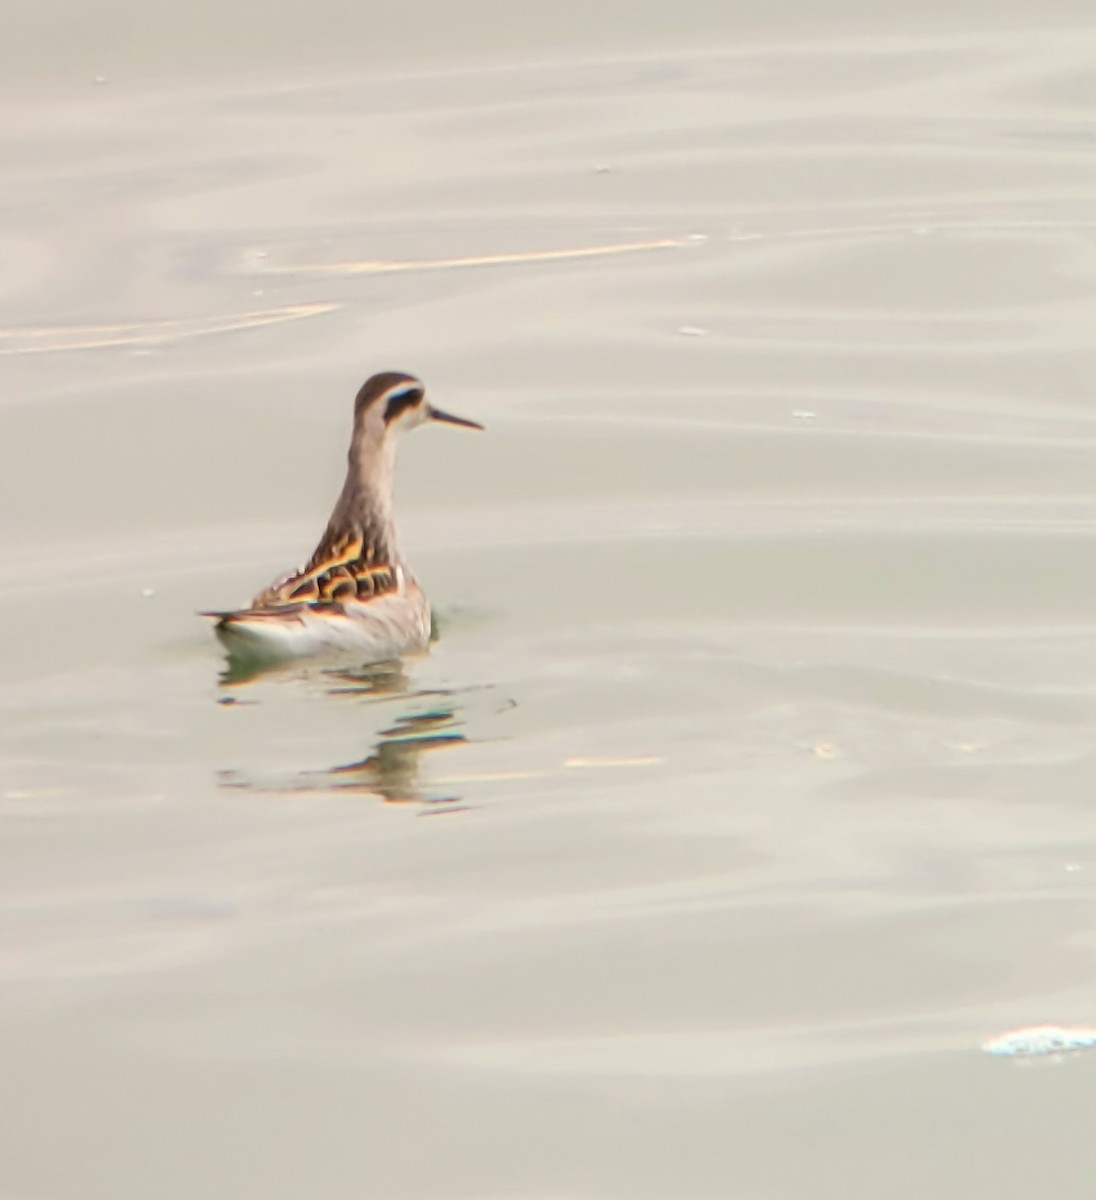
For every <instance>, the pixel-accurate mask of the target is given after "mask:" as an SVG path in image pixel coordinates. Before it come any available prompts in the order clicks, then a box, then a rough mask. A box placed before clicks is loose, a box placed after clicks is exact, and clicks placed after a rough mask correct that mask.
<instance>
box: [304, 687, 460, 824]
mask: <svg viewBox="0 0 1096 1200" xmlns="http://www.w3.org/2000/svg"><path fill="white" fill-rule="evenodd" d="M466 740H467V739H466V738H465V736H464V734H462V733H458V732H457V731H456V730H455V729H454V728H453V711H452V709H448V710H444V709H439V710H437V711H434V712H425V713H415V714H413V715H410V716H406V717H397V718H396V721H395V723H394V724H393V725H392V727H391V728H390V729H383V730H381V736H380V740H379V741H378V742H377V744H376V745H375V746H374V747H373V753H372V754H370V755H368V756H367V757H365V758H363V759H361V760H360V761H359V762H352V763H347V764H346V765H345V766H341V767H332V768H331V769H330V770H329V771H325V772H323V774H324V776H325V777H326V779H327V780H328V784H327V786H328V787H330V788H332V789H337V790H339V791H351V792H374V793H376V794H377V795H379V796H381V797H383V799H385V800H387V801H389V802H390V803H400V802H406V801H408V800H413V801H414V800H417V801H419V802H420V803H432V804H450V805H451V804H454V803H455V802H456V801H457V800H458V799H459V797H457V796H438V795H432V796H430V797H427V796H425V795H424V794H423V792H422V790H421V788H420V787H419V759H420V758H421V757H422V755H423V754H425V753H426V751H428V750H440V749H443V748H444V747H446V746H453V745H459V744H460V743H462V742H464V741H466Z"/></svg>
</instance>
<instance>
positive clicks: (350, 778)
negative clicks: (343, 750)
mask: <svg viewBox="0 0 1096 1200" xmlns="http://www.w3.org/2000/svg"><path fill="white" fill-rule="evenodd" d="M234 667H235V669H234ZM274 676H277V677H278V680H279V682H289V681H291V680H295V681H297V682H300V683H302V684H306V685H308V686H311V687H317V686H318V687H319V689H320V690H322V691H323V692H324V693H325V694H326V695H329V696H336V697H351V698H357V699H359V700H366V701H377V702H380V701H384V702H387V703H391V702H393V701H394V700H396V699H397V698H398V699H400V700H404V701H407V702H409V703H410V704H412V705H416V706H418V705H421V704H423V702H424V701H426V702H429V707H428V708H425V709H423V708H416V710H415V711H411V712H406V713H403V714H402V715H400V716H397V717H396V718H395V720H394V721H393V722H392V723H391V724H390V725H389V726H387V727H386V728H384V729H382V730H381V731H380V733H379V734H378V735H377V741H376V742H375V743H374V745H373V746H372V748H371V750H370V752H369V753H368V754H367V755H366V756H365V757H364V758H361V759H358V760H356V761H354V762H349V763H343V764H340V765H338V766H334V767H329V768H326V769H323V770H303V771H299V772H294V773H292V774H291V775H280V776H277V777H269V776H267V777H260V776H258V775H255V774H253V773H250V772H242V771H235V770H225V771H221V772H219V780H220V784H221V786H222V787H227V788H241V789H245V790H248V791H261V792H279V793H304V792H316V791H337V792H349V793H360V794H366V795H374V796H379V797H380V798H381V799H382V800H385V801H387V802H389V803H409V802H411V803H419V804H423V805H431V806H444V807H445V808H447V809H452V808H454V807H456V806H457V805H458V802H459V799H460V797H459V796H455V795H451V794H450V795H439V794H437V793H436V792H433V791H431V792H429V793H428V792H427V791H426V790H424V788H423V787H422V785H421V782H420V760H421V758H422V756H423V755H424V754H425V753H427V752H428V751H432V750H440V749H444V748H445V747H447V746H455V745H461V744H463V743H465V742H466V741H467V738H466V737H465V736H464V734H463V733H461V732H460V731H459V729H458V722H457V706H456V703H455V702H454V701H453V700H452V697H451V693H449V692H447V691H443V690H437V689H434V690H427V689H420V690H418V691H415V690H413V689H412V688H411V687H410V685H409V681H408V677H407V672H406V670H405V669H404V666H403V664H402V663H399V662H392V663H379V664H371V665H369V666H364V667H354V668H347V667H345V666H340V667H317V666H315V665H313V666H311V667H301V666H300V665H297V666H285V667H282V668H278V667H271V666H270V665H265V666H261V667H255V666H252V667H250V668H248V669H247V671H246V672H242V671H240V670H239V664H233V663H231V662H230V663H229V666H228V668H227V669H226V670H225V672H224V673H223V674H222V676H221V686H222V689H224V688H229V687H240V686H242V685H247V684H252V683H255V682H256V681H258V679H259V678H260V677H263V678H268V679H272V678H273V677H274ZM220 702H221V703H222V704H239V703H248V701H247V700H243V699H241V698H240V697H239V696H237V695H235V694H233V693H229V692H223V694H222V696H221V697H220Z"/></svg>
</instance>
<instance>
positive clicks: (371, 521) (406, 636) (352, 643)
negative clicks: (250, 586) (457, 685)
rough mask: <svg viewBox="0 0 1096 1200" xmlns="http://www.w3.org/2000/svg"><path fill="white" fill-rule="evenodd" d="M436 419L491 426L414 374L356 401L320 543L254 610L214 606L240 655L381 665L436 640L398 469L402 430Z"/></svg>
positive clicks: (394, 374)
mask: <svg viewBox="0 0 1096 1200" xmlns="http://www.w3.org/2000/svg"><path fill="white" fill-rule="evenodd" d="M427 421H444V422H446V423H448V424H450V425H463V426H465V427H466V428H468V429H482V428H483V426H482V425H478V424H477V423H476V422H475V421H466V420H465V419H464V418H463V417H454V416H451V415H450V414H449V413H445V412H441V411H440V410H439V409H436V408H434V407H433V405H431V404H429V403H427V400H426V390H425V388H424V387H423V385H422V383H421V382H420V381H419V380H418V379H416V378H415V377H414V376H413V375H404V374H402V373H401V372H398V371H387V372H385V373H383V374H380V375H374V376H372V377H371V378H370V379H367V380H366V381H365V383H364V384H363V385H362V389H361V391H360V392H358V395H357V398H356V399H355V401H354V432H353V435H352V436H351V439H350V453H349V455H348V456H347V457H348V462H349V466H348V469H347V472H346V482H345V483H344V484H343V489H342V492H341V493H340V495H339V498H338V500H337V501H336V503H335V508H334V511H333V512H332V514H331V520H330V521H328V523H327V529H326V531H325V532H324V535H323V537H322V538H320V544H319V545H318V546H317V547H316V549H315V551H314V552H313V554H312V557H311V558H310V559H309V560H308V562H307V563H305V565H304V566H303V567H300V568H299V569H298V570H296V571H293V572H291V573H290V574H288V575H285V576H283V577H282V578H280V579H278V580H276V581H275V582H274V583H272V584H271V585H270V586H269V587H268V588H266V589H264V590H263V591H261V592H260V593H259V594H258V595H257V596H256V597H255V599H254V600H252V602H251V604H250V605H249V606H248V607H247V608H241V609H237V610H235V611H233V612H207V613H203V614H202V616H206V617H213V618H214V619H215V620H216V622H217V624H216V626H215V627H214V629H215V632H216V634H217V637H218V638H219V639H220V641H221V643H222V645H223V646H224V647H225V649H226V650H228V652H229V653H230V654H232V655H239V656H244V657H248V658H250V657H257V658H275V659H277V658H296V657H299V656H307V655H312V654H316V653H322V652H325V651H331V650H336V651H338V650H345V651H347V652H353V653H354V654H355V656H357V657H359V659H360V660H361V661H362V662H380V661H384V660H386V659H391V658H395V657H396V656H397V655H400V654H403V653H405V652H406V651H410V650H421V649H424V648H425V646H426V645H427V643H428V642H429V640H430V605H429V602H428V601H427V599H426V597H425V596H424V595H423V593H422V590H421V589H420V588H419V585H418V584H417V583H416V582H415V578H414V576H413V575H412V574H411V572H410V571H409V570H408V568H407V565H406V564H405V563H404V561H403V559H402V558H401V557H400V553H399V550H398V549H397V546H396V528H395V524H394V522H393V519H392V476H393V472H394V469H395V464H396V446H397V444H398V443H399V440H400V435H401V434H403V433H404V432H406V431H407V430H408V429H414V428H415V427H416V426H418V425H424V424H425V423H426V422H427Z"/></svg>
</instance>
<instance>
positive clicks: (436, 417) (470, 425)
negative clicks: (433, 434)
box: [426, 404, 483, 429]
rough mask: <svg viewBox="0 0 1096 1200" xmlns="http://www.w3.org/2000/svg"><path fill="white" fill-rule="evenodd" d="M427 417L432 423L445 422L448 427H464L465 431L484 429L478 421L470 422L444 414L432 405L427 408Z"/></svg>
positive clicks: (450, 414)
mask: <svg viewBox="0 0 1096 1200" xmlns="http://www.w3.org/2000/svg"><path fill="white" fill-rule="evenodd" d="M426 415H427V417H428V418H429V419H430V420H431V421H443V422H444V423H445V424H446V425H463V426H464V428H465V429H482V428H483V426H482V425H480V424H479V422H478V421H469V420H466V419H465V418H464V417H454V416H453V415H452V413H447V412H442V411H441V409H440V408H435V407H434V406H433V405H432V404H431V405H430V406H429V407H428V408H427V410H426Z"/></svg>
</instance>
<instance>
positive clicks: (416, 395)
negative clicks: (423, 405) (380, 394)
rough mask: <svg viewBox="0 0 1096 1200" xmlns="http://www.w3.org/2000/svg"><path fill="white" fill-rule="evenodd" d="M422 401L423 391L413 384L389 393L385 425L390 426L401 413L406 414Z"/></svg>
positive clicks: (385, 411) (385, 409)
mask: <svg viewBox="0 0 1096 1200" xmlns="http://www.w3.org/2000/svg"><path fill="white" fill-rule="evenodd" d="M421 399H422V390H421V389H420V388H417V387H415V386H414V385H413V384H409V385H408V386H407V387H402V388H398V389H396V390H395V391H392V392H389V393H388V403H387V404H386V405H385V408H384V423H385V424H386V425H388V424H390V423H391V422H392V421H394V420H395V419H396V418H397V417H398V416H399V415H400V414H401V413H403V412H406V411H407V409H409V408H414V407H415V405H416V404H418V403H419V401H420V400H421Z"/></svg>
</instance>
